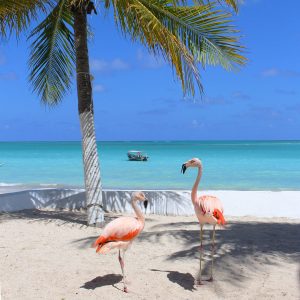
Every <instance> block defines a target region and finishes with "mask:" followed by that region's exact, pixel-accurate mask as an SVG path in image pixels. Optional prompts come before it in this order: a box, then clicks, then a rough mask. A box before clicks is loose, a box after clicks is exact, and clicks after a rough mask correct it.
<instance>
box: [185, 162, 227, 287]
mask: <svg viewBox="0 0 300 300" xmlns="http://www.w3.org/2000/svg"><path fill="white" fill-rule="evenodd" d="M189 167H194V168H198V175H197V178H196V181H195V183H194V186H193V189H192V193H191V198H192V202H193V205H194V209H195V213H196V216H197V218H198V220H199V224H200V273H199V277H198V278H197V281H196V282H197V284H199V285H201V284H202V281H201V273H202V265H201V263H202V255H203V245H202V240H203V225H204V224H211V225H213V233H212V252H211V276H210V279H209V280H208V281H213V264H214V254H215V253H214V252H215V228H216V224H220V225H225V223H226V221H225V219H224V216H223V205H222V203H221V201H220V200H219V199H218V198H217V197H214V196H201V197H198V196H197V190H198V186H199V182H200V179H201V176H202V162H201V160H200V159H199V158H193V159H190V160H188V161H187V162H186V163H184V164H183V165H182V168H181V172H182V173H183V174H184V173H185V171H186V169H187V168H189Z"/></svg>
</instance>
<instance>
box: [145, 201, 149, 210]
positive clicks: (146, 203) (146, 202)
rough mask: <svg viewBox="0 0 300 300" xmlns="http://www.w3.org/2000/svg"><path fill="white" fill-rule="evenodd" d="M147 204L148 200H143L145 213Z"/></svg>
mask: <svg viewBox="0 0 300 300" xmlns="http://www.w3.org/2000/svg"><path fill="white" fill-rule="evenodd" d="M148 202H149V201H148V199H145V200H144V207H145V211H146V210H147V206H148Z"/></svg>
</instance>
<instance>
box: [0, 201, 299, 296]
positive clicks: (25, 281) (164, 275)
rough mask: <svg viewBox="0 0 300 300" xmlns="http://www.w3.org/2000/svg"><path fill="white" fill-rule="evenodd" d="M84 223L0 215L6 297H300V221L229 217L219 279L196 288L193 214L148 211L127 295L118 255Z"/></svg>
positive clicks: (0, 266) (129, 260) (63, 217)
mask: <svg viewBox="0 0 300 300" xmlns="http://www.w3.org/2000/svg"><path fill="white" fill-rule="evenodd" d="M243 200H244V199H241V201H243ZM229 207H230V206H227V207H226V208H227V210H229ZM298 207H299V206H298ZM294 209H296V208H295V207H294ZM82 223H84V215H82V214H79V213H72V212H40V211H36V210H28V211H20V212H16V213H2V214H0V286H1V289H2V292H1V293H2V300H9V299H13V300H17V299H22V300H23V299H30V300H33V299H80V300H82V299H300V282H299V281H300V269H299V262H300V219H298V220H291V219H287V218H272V219H265V218H264V219H262V218H250V217H235V218H229V224H228V226H227V227H226V229H225V230H218V232H217V251H216V252H217V255H216V260H215V281H214V282H213V283H209V282H205V285H203V286H201V287H195V286H194V284H193V276H194V275H195V274H196V273H197V271H198V265H199V260H198V257H199V252H198V246H199V228H198V224H197V222H196V219H195V217H183V216H178V217H170V216H168V217H166V216H153V215H150V216H147V219H146V227H145V229H144V232H143V233H142V234H141V236H140V237H138V239H137V240H136V241H135V242H134V244H133V245H132V248H131V249H129V250H128V253H127V256H126V268H127V274H128V280H129V290H130V293H129V294H124V293H123V292H122V291H120V289H121V288H122V284H121V282H120V280H121V276H120V273H121V272H120V266H119V262H118V260H117V254H116V253H113V254H108V255H106V256H103V255H102V256H101V255H96V254H95V250H94V249H92V248H90V247H89V246H90V244H91V243H92V241H93V240H94V239H95V238H96V237H97V236H98V234H99V233H100V230H99V229H96V228H88V227H86V226H85V225H83V224H82ZM208 233H209V231H208V230H207V231H206V234H205V238H206V240H208ZM205 248H206V249H205V250H206V251H208V250H209V247H208V245H206V247H205ZM204 271H205V274H208V268H207V266H206V268H205V270H204Z"/></svg>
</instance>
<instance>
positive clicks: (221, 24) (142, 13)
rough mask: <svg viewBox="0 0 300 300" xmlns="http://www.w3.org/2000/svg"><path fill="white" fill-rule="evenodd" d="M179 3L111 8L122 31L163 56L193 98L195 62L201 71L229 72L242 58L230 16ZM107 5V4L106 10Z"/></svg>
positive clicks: (129, 2) (168, 0) (138, 2)
mask: <svg viewBox="0 0 300 300" xmlns="http://www.w3.org/2000/svg"><path fill="white" fill-rule="evenodd" d="M175 2H176V3H175ZM179 2H180V1H174V0H151V1H150V0H115V1H113V5H114V13H115V20H116V23H117V25H118V27H119V28H120V29H121V31H122V32H123V33H124V34H125V35H130V37H131V39H132V40H134V41H139V42H141V43H142V44H143V45H145V46H146V47H148V49H149V50H150V52H152V53H153V54H154V55H156V54H162V55H163V57H164V58H165V59H166V60H167V61H169V62H170V63H171V64H172V66H173V67H174V69H175V71H176V74H177V76H178V77H179V79H180V80H181V83H182V87H183V90H184V92H188V93H191V94H194V81H196V84H197V85H198V87H199V88H200V91H201V92H202V85H201V82H200V75H199V71H198V68H197V66H196V61H199V62H200V63H201V64H202V65H203V67H205V66H206V65H207V64H212V65H216V64H220V65H221V66H223V67H224V68H226V69H232V68H233V67H234V66H236V65H242V64H244V62H245V58H244V57H243V56H242V55H241V54H240V52H241V50H242V47H241V46H240V45H239V42H238V38H237V37H236V36H235V35H236V30H235V29H234V28H233V27H232V26H231V25H230V22H229V17H230V14H228V13H224V12H222V11H220V10H217V9H215V6H214V5H213V4H206V5H198V6H192V7H189V6H180V5H178V3H179ZM174 3H175V5H174ZM109 4H110V2H109V1H107V3H106V7H109ZM179 4H180V3H179Z"/></svg>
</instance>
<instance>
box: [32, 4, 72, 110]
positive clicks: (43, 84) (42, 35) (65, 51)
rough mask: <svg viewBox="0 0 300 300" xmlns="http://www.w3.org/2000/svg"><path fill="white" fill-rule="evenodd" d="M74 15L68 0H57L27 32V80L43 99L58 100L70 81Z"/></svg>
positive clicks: (49, 102)
mask: <svg viewBox="0 0 300 300" xmlns="http://www.w3.org/2000/svg"><path fill="white" fill-rule="evenodd" d="M72 26H73V15H72V13H71V11H70V10H69V7H68V1H67V0H60V1H59V2H58V4H57V6H56V7H55V8H54V9H53V11H52V12H51V13H50V14H49V15H48V16H47V18H46V19H45V20H44V21H43V22H42V23H41V24H40V25H38V26H37V27H36V28H35V29H34V30H33V31H32V33H31V34H30V37H29V38H30V39H33V38H34V40H33V42H32V44H31V52H30V59H29V67H30V75H29V81H30V82H31V83H32V85H33V88H34V91H36V92H37V93H38V94H39V95H40V96H41V99H42V101H43V102H44V103H46V104H48V105H54V104H57V103H59V102H60V101H61V100H62V98H63V96H64V95H65V93H66V91H67V90H69V88H70V85H71V78H72V73H73V70H74V62H75V49H74V36H73V32H72V31H71V30H70V28H72Z"/></svg>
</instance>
